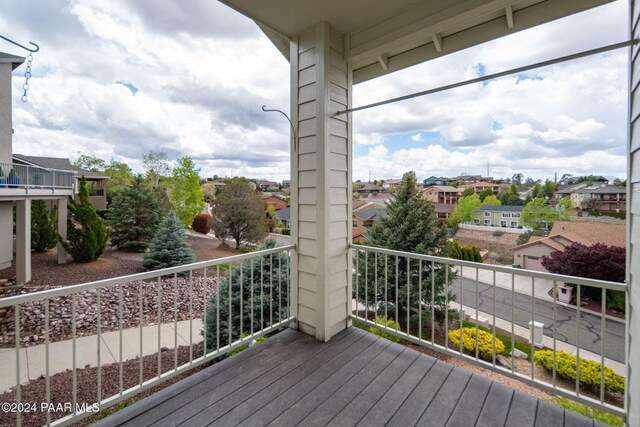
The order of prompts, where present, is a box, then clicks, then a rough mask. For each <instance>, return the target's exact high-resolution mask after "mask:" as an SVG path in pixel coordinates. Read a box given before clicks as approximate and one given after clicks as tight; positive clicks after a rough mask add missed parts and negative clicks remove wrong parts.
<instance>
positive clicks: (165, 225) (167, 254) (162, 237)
mask: <svg viewBox="0 0 640 427" xmlns="http://www.w3.org/2000/svg"><path fill="white" fill-rule="evenodd" d="M195 260H196V257H195V256H194V255H193V251H192V250H191V248H190V247H189V245H187V244H186V242H185V241H184V226H183V225H182V223H181V222H180V220H179V219H178V217H177V215H176V214H175V212H173V211H172V212H169V213H168V214H167V215H165V217H164V219H163V220H162V222H161V223H160V225H159V226H158V230H157V231H156V234H155V236H154V237H153V240H152V241H151V251H150V252H149V253H148V254H145V256H144V260H143V261H142V267H143V268H144V269H145V270H146V271H149V270H159V269H161V268H168V267H175V266H177V265H184V264H190V263H192V262H195Z"/></svg>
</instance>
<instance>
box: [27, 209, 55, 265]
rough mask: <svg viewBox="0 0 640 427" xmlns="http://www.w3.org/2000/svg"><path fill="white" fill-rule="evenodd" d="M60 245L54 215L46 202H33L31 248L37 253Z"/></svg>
mask: <svg viewBox="0 0 640 427" xmlns="http://www.w3.org/2000/svg"><path fill="white" fill-rule="evenodd" d="M57 243H58V233H57V232H56V228H55V225H54V221H53V218H52V215H51V214H49V210H48V209H47V203H46V202H45V201H44V200H34V201H33V202H31V247H32V248H33V250H34V251H36V252H42V251H46V250H47V249H51V248H53V247H54V246H55V245H56V244H57Z"/></svg>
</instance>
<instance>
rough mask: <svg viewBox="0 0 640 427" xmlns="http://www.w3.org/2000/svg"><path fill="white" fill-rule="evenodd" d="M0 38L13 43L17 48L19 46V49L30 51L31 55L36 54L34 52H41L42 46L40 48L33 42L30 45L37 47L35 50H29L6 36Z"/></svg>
mask: <svg viewBox="0 0 640 427" xmlns="http://www.w3.org/2000/svg"><path fill="white" fill-rule="evenodd" d="M0 38H2V39H4V40H6V41H8V42H9V43H11V44H14V45H16V46H18V47H21V48H23V49H24V50H28V51H29V52H31V53H34V52H37V51H39V50H40V46H38V45H37V44H35V43H33V42H29V44H31V45H33V46H35V47H36V48H35V49H31V48H28V47H26V46H22V45H21V44H20V43H16V42H14V41H13V40H11V39H8V38H6V37H5V36H0Z"/></svg>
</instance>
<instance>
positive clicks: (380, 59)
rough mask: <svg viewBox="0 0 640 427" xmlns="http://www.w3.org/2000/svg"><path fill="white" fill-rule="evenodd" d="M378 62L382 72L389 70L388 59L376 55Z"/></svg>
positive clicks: (384, 56) (385, 56)
mask: <svg viewBox="0 0 640 427" xmlns="http://www.w3.org/2000/svg"><path fill="white" fill-rule="evenodd" d="M378 62H379V63H380V66H381V67H382V69H383V70H385V71H387V70H388V69H389V57H388V56H387V55H385V54H382V55H378Z"/></svg>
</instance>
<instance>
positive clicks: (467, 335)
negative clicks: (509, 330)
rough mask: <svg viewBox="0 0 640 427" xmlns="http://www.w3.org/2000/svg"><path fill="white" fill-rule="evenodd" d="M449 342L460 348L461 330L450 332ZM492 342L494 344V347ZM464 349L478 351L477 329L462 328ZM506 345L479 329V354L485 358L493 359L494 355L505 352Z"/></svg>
mask: <svg viewBox="0 0 640 427" xmlns="http://www.w3.org/2000/svg"><path fill="white" fill-rule="evenodd" d="M449 340H450V341H451V342H452V343H453V345H454V346H456V347H459V346H460V329H454V330H452V331H449ZM492 342H493V343H494V344H493V345H492ZM462 348H464V349H465V350H466V351H468V352H473V353H475V351H476V328H473V327H472V328H462ZM504 349H505V347H504V344H503V343H502V341H500V340H499V339H497V338H496V339H495V341H494V339H493V335H492V334H491V333H489V332H485V331H482V330H480V329H478V353H479V355H480V356H482V357H484V358H491V357H492V355H493V354H494V353H495V354H499V353H502V352H504Z"/></svg>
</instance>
